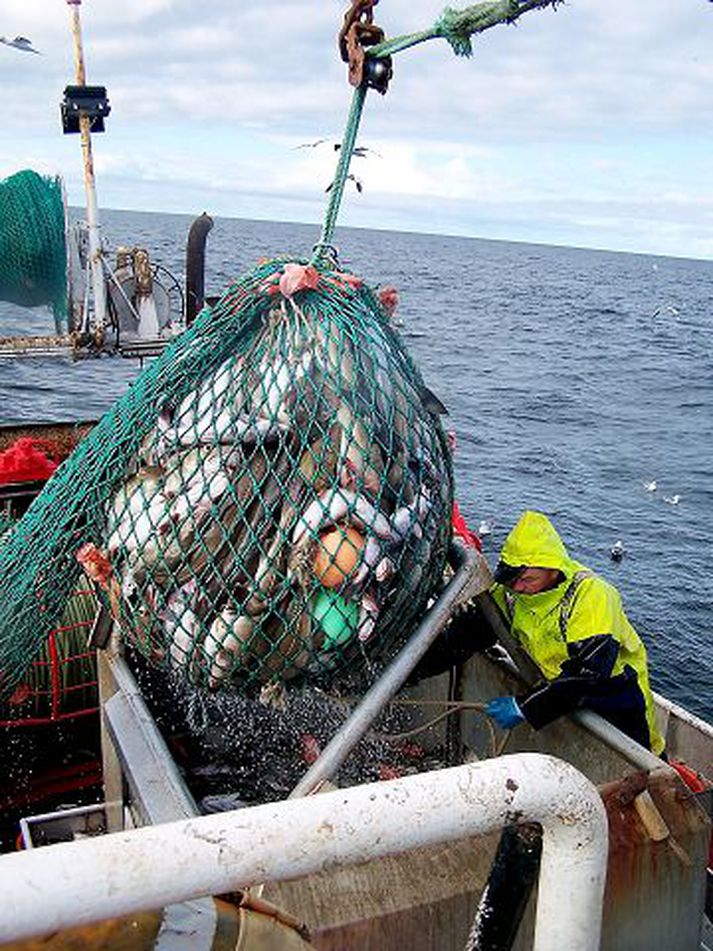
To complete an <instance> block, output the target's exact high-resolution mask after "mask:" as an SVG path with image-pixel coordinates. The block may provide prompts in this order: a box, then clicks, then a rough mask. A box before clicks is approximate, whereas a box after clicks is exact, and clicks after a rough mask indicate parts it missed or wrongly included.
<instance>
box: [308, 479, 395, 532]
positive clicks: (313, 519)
mask: <svg viewBox="0 0 713 951" xmlns="http://www.w3.org/2000/svg"><path fill="white" fill-rule="evenodd" d="M344 520H347V521H353V522H354V524H355V525H356V526H357V527H358V528H362V529H368V530H370V531H371V532H373V533H374V534H375V535H378V536H379V537H380V538H386V539H391V538H392V537H393V530H392V527H391V524H390V522H389V520H388V519H387V517H386V516H385V515H384V514H383V513H382V512H380V511H379V510H378V509H377V508H376V507H375V506H374V505H372V504H371V502H370V501H369V500H368V499H367V498H366V497H365V496H363V495H357V493H356V492H354V491H353V490H351V489H344V488H342V487H341V486H336V487H335V488H332V489H328V490H326V491H325V492H323V493H322V494H321V495H320V496H318V497H317V498H316V499H314V501H313V502H311V503H310V505H308V506H307V508H306V509H305V511H304V512H303V513H302V515H301V516H300V519H299V521H298V522H297V525H296V526H295V528H294V530H293V532H292V542H293V544H295V543H297V542H299V540H300V539H301V538H302V536H303V535H304V534H305V532H309V533H310V534H311V535H314V534H316V533H317V532H318V531H319V530H320V529H322V528H325V527H326V526H328V525H334V524H336V523H337V522H340V521H344Z"/></svg>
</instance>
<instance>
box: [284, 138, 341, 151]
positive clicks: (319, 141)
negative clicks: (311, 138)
mask: <svg viewBox="0 0 713 951" xmlns="http://www.w3.org/2000/svg"><path fill="white" fill-rule="evenodd" d="M326 141H327V140H326V139H317V141H316V142H302V143H301V144H300V145H294V146H293V149H316V148H317V146H318V145H321V144H322V143H323V142H326ZM337 148H339V146H337Z"/></svg>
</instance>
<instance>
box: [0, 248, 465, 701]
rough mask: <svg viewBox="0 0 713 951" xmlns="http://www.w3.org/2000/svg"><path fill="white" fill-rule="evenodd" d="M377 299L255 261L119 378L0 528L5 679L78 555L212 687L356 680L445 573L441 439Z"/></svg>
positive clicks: (52, 608)
mask: <svg viewBox="0 0 713 951" xmlns="http://www.w3.org/2000/svg"><path fill="white" fill-rule="evenodd" d="M426 394H427V391H426V390H425V388H424V386H423V383H422V380H421V378H420V375H419V373H418V371H417V369H416V368H415V366H414V365H413V363H412V362H411V360H410V359H409V357H408V355H407V353H406V351H405V350H404V348H403V345H402V344H401V342H400V340H399V338H398V336H397V334H396V333H395V332H394V330H393V329H392V327H391V325H390V321H389V317H388V315H387V313H386V311H385V310H384V309H383V307H382V305H381V304H380V302H379V300H378V299H377V297H376V296H375V295H374V293H373V292H372V291H371V290H370V289H369V288H367V287H366V286H365V285H364V284H363V283H362V282H361V281H360V280H358V279H356V278H354V277H353V276H351V275H349V274H346V273H344V272H342V271H338V270H332V269H330V265H328V264H318V265H317V266H313V265H306V264H304V263H300V262H285V261H282V260H275V261H270V262H268V263H265V264H262V265H260V266H258V267H257V268H256V269H255V270H254V271H253V272H251V273H249V274H247V275H246V276H244V277H243V278H242V279H240V280H238V281H237V282H236V283H235V284H234V285H233V286H231V287H230V288H229V289H228V290H227V291H226V292H225V294H224V295H223V296H222V298H221V299H220V301H219V302H218V303H217V304H216V305H215V306H214V308H213V309H212V310H208V309H207V310H205V311H203V312H202V313H201V314H200V315H199V317H198V319H197V321H196V323H195V324H194V325H193V326H192V327H191V328H190V329H189V330H188V331H187V332H186V333H185V334H183V335H182V336H181V337H180V338H179V339H178V340H177V341H175V342H174V343H173V344H172V345H171V346H170V348H169V349H168V350H166V351H165V352H164V354H163V355H162V356H161V357H160V358H159V359H158V360H156V361H155V363H153V364H152V365H151V366H150V367H149V368H148V369H147V370H146V371H145V372H144V373H143V374H142V376H141V377H139V378H138V379H137V381H136V382H135V383H134V384H133V386H132V387H131V389H130V390H129V392H128V393H127V394H126V395H125V396H124V397H123V398H122V399H120V400H119V401H118V402H117V404H115V406H114V407H113V409H112V410H111V411H110V412H109V413H108V414H107V415H106V416H105V417H103V419H102V420H101V421H100V422H99V423H98V425H97V426H96V427H95V429H94V430H93V431H92V432H91V434H90V435H89V436H88V437H87V438H86V439H85V440H84V442H83V443H81V444H80V446H79V447H78V449H77V450H75V452H74V454H73V455H72V456H71V457H70V459H69V460H67V462H65V463H64V464H63V465H62V466H61V467H60V469H59V470H58V471H57V473H56V474H55V475H54V476H53V478H52V479H51V480H50V482H49V483H48V485H47V487H46V488H45V490H44V492H43V494H42V495H41V496H40V497H39V498H38V499H37V500H36V501H35V502H34V503H33V505H32V507H31V508H30V510H29V511H28V513H27V514H26V515H25V517H24V518H23V519H22V521H21V522H20V523H19V524H18V526H17V527H16V528H15V530H14V532H13V534H12V535H11V536H10V537H9V539H8V541H7V542H6V543H5V545H4V546H3V547H2V549H0V573H1V574H2V577H3V578H4V580H5V593H4V596H3V599H2V601H1V602H0V668H1V669H2V671H3V674H4V677H5V680H6V681H7V682H8V683H10V682H12V681H13V680H17V678H18V677H19V676H20V675H21V668H22V666H23V664H25V663H26V662H27V661H28V660H29V659H31V656H32V654H33V653H34V651H35V650H36V649H37V646H38V644H39V643H40V642H41V639H42V637H43V631H46V629H47V627H48V625H50V624H51V623H52V622H53V620H54V619H55V618H56V617H57V614H58V612H60V611H61V607H62V605H63V603H64V600H65V599H66V597H67V594H68V593H69V591H70V590H71V586H72V584H73V583H74V581H75V579H76V576H77V574H78V572H79V570H80V566H81V567H83V568H84V569H85V570H86V571H87V573H88V574H89V575H90V576H91V577H92V578H93V579H94V581H95V583H96V584H97V586H98V587H99V588H100V589H101V590H102V591H103V597H104V598H105V601H106V605H107V607H108V609H109V610H111V612H112V613H113V614H114V616H115V618H116V620H117V621H118V622H119V624H120V626H121V630H122V633H123V636H124V638H125V640H126V642H127V643H128V644H130V645H132V647H133V648H134V649H136V650H138V651H140V652H141V653H142V654H144V655H145V656H146V657H147V658H149V659H150V660H151V661H152V662H153V663H156V664H161V665H164V666H167V667H170V668H172V669H173V670H174V671H175V672H176V674H177V676H179V677H182V678H186V679H187V680H188V681H190V682H192V683H195V684H198V685H206V686H208V687H209V688H211V689H218V688H222V687H231V688H233V689H239V690H243V691H246V692H249V691H250V690H251V689H252V688H256V687H259V686H261V685H264V684H267V683H270V682H271V681H275V680H276V681H286V680H290V679H293V678H302V679H306V680H308V681H312V682H331V681H334V679H335V678H339V677H341V676H347V675H348V677H349V679H350V681H351V682H354V680H355V679H356V680H358V679H359V677H360V676H363V675H365V674H366V672H367V669H368V668H370V666H371V665H378V664H380V663H381V662H383V661H385V660H388V658H389V657H390V656H391V654H392V653H393V652H394V651H395V650H396V649H397V647H399V646H400V645H401V644H402V643H403V641H404V639H405V638H406V637H407V636H408V634H410V632H411V628H412V626H413V624H414V622H415V621H416V619H417V618H418V616H419V615H420V613H421V612H422V611H423V609H424V607H425V605H426V604H427V602H428V600H429V598H430V597H431V596H432V595H433V593H434V591H435V589H436V588H437V587H438V585H439V584H440V582H441V579H442V576H443V569H444V564H445V559H446V553H447V548H448V543H449V538H450V513H451V508H452V477H451V467H450V457H449V453H448V447H447V442H446V440H445V438H444V434H443V431H442V428H441V425H440V422H439V419H438V417H437V416H436V415H434V413H433V412H432V411H431V409H429V404H428V399H427V396H426Z"/></svg>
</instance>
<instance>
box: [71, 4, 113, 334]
mask: <svg viewBox="0 0 713 951" xmlns="http://www.w3.org/2000/svg"><path fill="white" fill-rule="evenodd" d="M81 3H82V0H67V6H68V7H69V8H70V11H71V15H72V36H73V39H74V63H75V69H76V82H77V85H78V86H86V84H87V74H86V69H85V66H84V50H83V47H82V25H81V22H80V19H79V7H80V6H81ZM91 124H92V119H91V118H90V117H89V116H87V115H82V114H80V116H79V132H80V135H81V142H82V158H83V163H84V191H85V194H86V200H87V233H88V238H89V270H90V274H91V279H92V291H93V297H94V329H95V331H96V332H97V334H98V335H99V336H103V333H104V327H105V326H106V284H105V282H104V268H103V264H102V248H101V238H100V236H99V208H98V205H97V191H96V184H95V181H94V160H93V157H92V137H91V132H90V129H91Z"/></svg>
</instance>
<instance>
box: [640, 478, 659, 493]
mask: <svg viewBox="0 0 713 951" xmlns="http://www.w3.org/2000/svg"><path fill="white" fill-rule="evenodd" d="M641 484H642V485H643V487H644V488H645V489H646V491H647V492H655V491H656V479H652V480H651V482H642V483H641Z"/></svg>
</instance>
